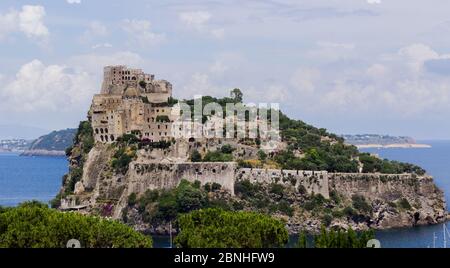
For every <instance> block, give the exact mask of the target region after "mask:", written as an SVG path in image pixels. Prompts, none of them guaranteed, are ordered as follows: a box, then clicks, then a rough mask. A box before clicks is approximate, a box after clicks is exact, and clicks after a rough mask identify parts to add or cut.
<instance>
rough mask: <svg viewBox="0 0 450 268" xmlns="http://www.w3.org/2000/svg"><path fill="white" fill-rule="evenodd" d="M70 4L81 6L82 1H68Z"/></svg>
mask: <svg viewBox="0 0 450 268" xmlns="http://www.w3.org/2000/svg"><path fill="white" fill-rule="evenodd" d="M66 1H67V3H68V4H81V0H66Z"/></svg>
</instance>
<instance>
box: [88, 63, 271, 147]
mask: <svg viewBox="0 0 450 268" xmlns="http://www.w3.org/2000/svg"><path fill="white" fill-rule="evenodd" d="M171 98H172V84H170V83H169V82H168V81H166V80H155V76H154V75H152V74H146V73H144V72H143V71H142V70H141V69H130V68H127V67H126V66H122V65H120V66H107V67H105V68H104V79H103V83H102V89H101V92H100V94H96V95H94V98H93V101H92V105H91V108H90V111H89V118H90V121H91V123H92V127H93V130H94V136H95V141H96V142H102V143H111V142H114V141H115V140H116V139H117V138H118V137H120V136H122V135H124V134H130V133H133V134H136V135H138V137H139V138H141V139H146V140H149V141H150V142H157V141H162V140H166V141H168V140H172V139H186V140H191V139H195V140H197V139H203V138H207V139H211V138H212V139H214V138H222V137H224V136H225V135H227V137H228V138H230V139H239V138H240V137H239V135H237V134H236V133H238V132H239V131H240V130H242V128H240V126H241V125H242V124H240V122H239V120H238V119H237V116H235V115H234V113H233V116H227V117H225V118H223V117H222V116H220V117H219V116H217V115H211V116H208V117H207V118H208V120H207V121H206V122H201V121H202V120H200V121H199V120H195V119H194V120H191V116H190V115H188V116H187V118H188V120H184V119H183V118H184V117H183V116H182V114H183V113H182V112H183V111H182V109H181V107H180V105H179V104H175V105H173V103H172V105H171ZM188 110H189V112H190V108H188ZM258 120H259V119H258ZM258 120H253V121H251V120H250V122H244V125H245V126H244V128H245V130H244V132H245V133H246V134H245V135H248V134H249V133H250V131H249V129H250V128H251V129H253V130H255V129H256V124H257V121H258ZM241 121H242V120H241ZM259 121H261V120H259ZM259 121H258V122H259ZM241 123H242V122H241ZM225 125H232V126H235V125H236V126H237V127H236V130H234V128H233V130H232V131H235V133H231V134H230V131H229V130H226V129H225ZM260 130H261V129H260ZM241 133H242V131H241ZM254 133H256V131H254ZM260 133H263V132H262V131H260ZM235 134H236V135H235ZM255 135H256V134H255ZM248 136H249V137H250V136H251V135H248ZM250 138H252V137H250ZM253 138H256V137H253Z"/></svg>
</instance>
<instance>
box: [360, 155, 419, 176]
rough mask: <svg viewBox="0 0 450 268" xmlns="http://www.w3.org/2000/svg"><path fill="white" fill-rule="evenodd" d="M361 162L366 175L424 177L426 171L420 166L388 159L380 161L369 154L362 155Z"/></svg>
mask: <svg viewBox="0 0 450 268" xmlns="http://www.w3.org/2000/svg"><path fill="white" fill-rule="evenodd" d="M359 161H360V162H361V163H362V164H363V172H364V173H374V172H379V173H384V174H401V173H415V174H418V175H424V174H425V170H424V169H422V168H421V167H419V166H416V165H413V164H409V163H402V162H398V161H390V160H387V159H380V158H378V157H375V156H372V155H370V154H368V153H361V154H360V155H359Z"/></svg>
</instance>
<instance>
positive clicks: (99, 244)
mask: <svg viewBox="0 0 450 268" xmlns="http://www.w3.org/2000/svg"><path fill="white" fill-rule="evenodd" d="M71 239H76V240H78V241H80V243H81V246H82V247H85V248H149V247H152V239H151V238H150V237H148V236H145V235H143V234H141V233H138V232H136V231H134V230H133V229H132V228H131V227H128V226H126V225H124V224H121V223H119V222H115V221H110V220H105V219H101V218H97V217H92V216H85V215H81V214H78V213H71V212H67V213H63V212H59V211H57V210H53V209H49V208H48V207H47V206H46V205H44V204H41V203H37V202H29V203H24V204H22V205H20V206H19V207H16V208H6V209H3V210H1V211H0V248H64V247H66V245H67V242H68V241H69V240H71Z"/></svg>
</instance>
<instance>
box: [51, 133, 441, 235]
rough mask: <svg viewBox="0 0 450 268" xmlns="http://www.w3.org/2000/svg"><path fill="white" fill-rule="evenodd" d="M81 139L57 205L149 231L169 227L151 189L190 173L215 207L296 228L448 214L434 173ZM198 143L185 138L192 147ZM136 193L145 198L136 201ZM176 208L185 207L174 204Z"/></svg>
mask: <svg viewBox="0 0 450 268" xmlns="http://www.w3.org/2000/svg"><path fill="white" fill-rule="evenodd" d="M85 133H89V130H88V131H85ZM78 140H79V142H78V143H77V144H75V146H74V148H73V149H72V151H71V153H70V155H69V159H70V165H71V167H70V173H69V174H68V175H67V176H66V177H65V180H64V186H63V188H62V190H61V194H60V195H59V197H58V200H60V202H59V201H58V200H57V201H58V202H55V204H56V206H58V207H60V208H61V209H69V210H70V209H77V210H78V209H81V211H82V212H83V213H89V214H96V215H101V216H108V217H113V218H115V219H118V220H124V221H126V222H127V223H129V224H130V225H133V226H134V227H136V229H139V230H143V231H150V232H164V231H165V230H164V228H161V227H164V226H165V223H166V222H165V221H164V219H163V220H159V221H155V220H154V218H156V216H154V217H153V216H148V215H159V214H161V213H162V212H164V211H165V210H167V207H165V208H164V209H165V210H163V209H162V208H161V207H162V205H161V203H162V202H163V201H161V200H158V199H154V200H152V201H151V202H150V203H149V202H147V201H145V200H146V198H147V196H148V195H149V192H150V193H154V192H158V193H159V196H162V195H164V194H167V193H169V192H168V191H170V190H171V189H175V188H176V187H177V186H178V185H180V183H181V181H182V180H183V179H184V180H187V181H190V182H191V183H195V182H198V189H199V190H198V191H199V193H197V194H196V195H195V196H194V197H195V198H200V197H198V196H202V194H204V196H205V198H206V200H207V201H206V203H208V206H211V204H219V203H220V204H221V205H223V206H227V207H229V208H230V209H235V210H259V211H261V212H265V213H268V214H271V215H274V216H275V217H278V218H282V219H284V220H285V221H286V225H287V226H288V228H289V230H290V232H291V233H296V232H298V231H300V230H309V231H318V230H319V229H320V227H321V226H322V225H325V226H328V227H330V228H331V227H336V228H348V227H352V228H354V229H357V230H358V229H367V228H376V229H385V228H392V227H409V226H415V225H424V224H436V223H440V222H443V221H445V219H446V216H447V212H446V210H445V208H446V206H445V199H444V195H443V192H442V191H441V190H439V189H438V188H437V187H436V186H435V184H434V182H433V179H432V178H431V177H430V176H427V175H416V174H379V173H334V172H327V171H304V170H281V169H264V168H259V169H258V168H244V167H241V166H239V165H238V164H237V163H236V162H214V163H213V162H200V163H193V162H190V161H189V159H188V158H187V157H181V156H182V155H183V154H185V155H186V156H187V155H189V153H188V152H187V151H186V152H184V153H181V151H183V150H181V149H180V146H179V145H178V146H176V149H175V147H174V146H175V145H171V147H169V148H166V149H164V150H163V149H160V148H150V149H149V148H139V146H137V145H127V146H125V147H121V146H120V145H118V144H116V145H115V144H113V145H106V144H99V143H97V144H96V145H95V146H93V147H92V148H89V147H86V143H87V144H89V143H90V141H89V140H87V141H86V136H82V135H81V136H79V138H78ZM195 146H196V144H195V143H192V144H189V143H187V144H185V147H186V148H189V147H195ZM173 150H177V154H176V155H177V156H179V158H176V159H175V158H173V157H172V156H173ZM171 152H172V153H171ZM122 162H123V163H122ZM212 184H215V185H219V186H220V187H218V188H220V190H217V191H211V190H207V191H205V190H204V189H206V186H208V185H212ZM208 187H209V186H208ZM152 191H153V192H152ZM203 192H204V193H203ZM131 197H133V198H134V199H137V200H141V201H140V203H139V202H137V201H136V202H131V201H130V198H131ZM194 197H192V198H194ZM177 198H179V197H177ZM195 198H194V199H195ZM144 201H145V202H147V203H145V202H144ZM191 201H192V200H191V199H189V202H191ZM202 202H203V201H201V202H200V201H199V204H200V203H202ZM137 203H139V204H137ZM171 209H174V210H176V209H178V207H177V206H176V205H175V204H174V205H173V208H171ZM155 211H156V212H155ZM158 213H159V214H158ZM152 217H153V218H152ZM158 217H159V216H158ZM158 219H160V218H158Z"/></svg>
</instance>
